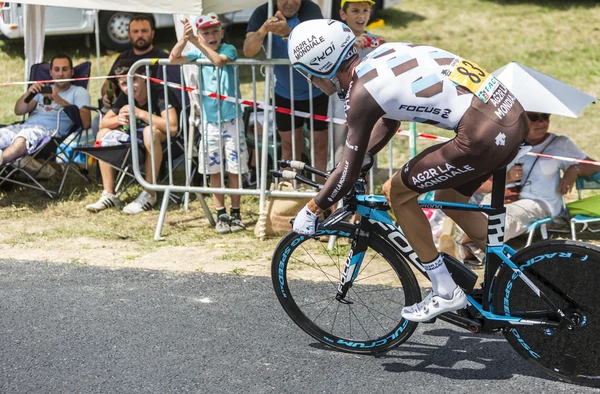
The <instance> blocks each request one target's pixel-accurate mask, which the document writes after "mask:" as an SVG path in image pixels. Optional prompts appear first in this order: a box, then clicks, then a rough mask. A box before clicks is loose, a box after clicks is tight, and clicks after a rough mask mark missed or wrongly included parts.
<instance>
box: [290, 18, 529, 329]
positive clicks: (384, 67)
mask: <svg viewBox="0 0 600 394" xmlns="http://www.w3.org/2000/svg"><path fill="white" fill-rule="evenodd" d="M355 39H356V38H355V37H354V35H353V33H352V31H351V30H350V29H349V28H348V26H346V25H345V24H343V23H342V22H337V21H332V20H325V19H321V20H311V21H307V22H303V23H301V24H300V25H298V26H297V27H296V28H294V30H293V31H292V34H291V35H290V38H289V42H288V57H289V59H290V61H291V63H292V64H293V66H294V68H295V69H296V70H298V71H299V72H300V73H301V74H303V75H304V76H305V77H306V78H308V79H309V81H311V82H312V83H313V84H314V85H315V86H317V87H318V88H319V89H321V90H322V91H324V92H325V93H327V94H328V95H332V94H334V93H337V94H338V95H340V97H342V99H344V100H345V110H346V120H347V123H348V137H347V139H346V145H345V148H344V153H343V156H342V159H341V162H340V163H339V166H338V167H337V168H336V169H335V171H333V173H332V174H331V176H330V177H329V179H328V180H327V182H326V184H325V186H324V188H323V189H322V190H321V191H320V192H319V193H318V194H317V195H316V196H315V198H314V199H312V200H311V201H309V203H308V204H307V205H306V206H305V207H304V208H303V209H302V210H301V211H300V212H299V213H298V215H297V216H296V219H295V221H294V231H296V232H298V233H300V234H306V235H313V234H314V233H315V230H316V227H317V218H318V215H319V214H320V213H321V212H322V211H323V210H325V209H327V208H329V207H330V206H332V205H333V204H334V203H336V202H337V201H338V200H340V199H341V198H342V197H343V196H344V195H345V194H346V193H347V192H348V191H350V189H351V188H352V186H353V185H354V183H355V182H356V180H357V178H358V176H359V173H360V169H361V166H362V162H363V158H364V156H365V154H366V152H367V151H369V152H370V153H376V152H378V151H379V150H380V149H382V148H383V147H384V146H385V145H386V143H387V142H388V141H389V140H390V139H391V138H392V137H393V136H394V134H395V133H396V130H397V129H398V127H399V126H400V121H402V120H404V121H412V122H420V123H426V124H430V125H433V126H436V127H439V128H442V129H449V130H454V131H455V133H456V136H455V138H454V139H452V140H450V141H448V142H446V143H444V144H439V145H435V146H432V147H429V148H427V149H425V150H424V151H423V152H421V153H420V154H419V155H417V156H416V157H414V158H412V159H411V160H410V161H408V163H406V164H405V165H404V167H403V168H402V169H401V170H400V171H398V172H396V173H395V174H394V175H393V176H392V178H390V179H389V180H388V181H387V182H386V183H385V184H384V185H383V193H384V194H385V196H386V198H387V200H388V201H389V203H390V206H391V208H392V210H393V212H394V214H395V216H396V220H397V222H398V224H399V225H400V227H401V228H402V229H403V231H404V233H405V235H406V238H407V239H408V241H409V242H410V244H411V246H412V247H413V249H414V250H415V252H416V253H417V255H418V256H419V259H420V261H421V262H422V264H423V268H424V269H425V270H426V271H427V274H428V276H429V278H430V279H431V282H432V290H433V291H432V292H431V293H430V294H429V295H428V296H427V297H426V298H425V299H424V300H423V301H422V302H420V303H417V304H415V305H412V306H408V307H405V308H403V309H402V312H401V314H402V316H403V317H404V318H405V319H407V320H411V321H417V322H423V321H427V320H431V319H432V318H434V317H435V316H437V315H439V314H441V313H444V312H448V311H453V310H457V309H461V308H464V307H465V306H466V305H467V298H466V296H465V294H464V292H463V291H462V289H460V287H458V286H457V285H456V283H455V282H454V280H453V279H452V276H451V275H450V273H449V272H448V269H447V268H446V264H445V262H444V255H442V254H440V253H439V252H438V251H437V250H436V248H435V244H434V242H433V238H432V236H431V228H430V226H429V222H428V221H427V219H426V217H425V214H424V213H423V211H422V210H421V209H420V207H419V205H418V203H417V197H418V196H419V195H420V194H422V193H425V192H428V191H431V190H437V192H436V198H437V199H439V200H443V201H456V202H467V201H468V199H469V197H470V196H471V195H472V194H473V193H474V192H475V190H477V188H478V187H479V186H480V185H481V184H482V183H483V182H484V181H485V180H486V179H487V178H489V176H490V175H491V173H492V172H493V171H494V170H496V169H498V168H502V167H505V166H506V165H507V164H509V163H510V162H511V161H512V159H513V158H514V157H515V156H516V154H517V152H518V150H519V146H520V144H521V143H522V142H523V141H525V139H526V138H527V133H528V131H529V125H528V122H527V116H526V114H525V112H524V111H523V108H522V107H521V105H520V104H519V102H518V101H517V100H516V98H515V97H514V95H512V94H511V93H510V91H508V89H506V88H505V87H504V86H503V85H502V84H501V83H500V82H499V81H498V80H496V79H495V78H494V77H493V76H491V75H490V74H488V73H487V72H486V71H485V70H484V69H482V68H481V67H479V66H478V65H477V64H476V63H474V62H471V61H468V60H466V59H463V58H461V57H459V56H456V55H454V54H452V53H449V52H447V51H444V50H442V49H438V48H435V47H432V46H427V45H416V44H408V43H386V44H384V45H382V46H380V47H379V48H377V49H376V50H375V51H373V52H371V53H370V54H368V55H367V56H366V57H365V58H364V59H363V60H362V61H361V59H359V57H358V55H357V54H356V50H355V47H354V41H355ZM446 214H447V215H448V216H450V217H451V218H452V219H453V220H454V221H455V222H456V223H457V224H458V225H459V226H460V227H462V228H463V229H464V230H465V232H466V233H467V234H468V235H469V236H470V238H471V239H472V240H473V241H474V242H475V243H476V244H477V245H478V246H480V247H481V248H483V249H484V250H485V247H486V236H487V224H486V223H487V220H486V218H485V217H484V216H483V214H481V213H480V212H464V211H461V212H458V211H448V212H446ZM425 234H428V236H424V235H425Z"/></svg>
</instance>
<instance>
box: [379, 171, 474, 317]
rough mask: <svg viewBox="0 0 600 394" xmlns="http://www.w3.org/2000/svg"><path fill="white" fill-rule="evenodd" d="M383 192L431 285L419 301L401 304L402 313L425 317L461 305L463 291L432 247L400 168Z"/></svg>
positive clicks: (463, 303) (422, 216)
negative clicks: (403, 306) (402, 305)
mask: <svg viewBox="0 0 600 394" xmlns="http://www.w3.org/2000/svg"><path fill="white" fill-rule="evenodd" d="M383 193H384V194H385V196H386V198H387V200H388V201H389V202H390V206H391V207H392V210H393V211H394V214H395V216H396V221H397V222H398V224H399V225H400V227H401V228H402V229H403V230H404V234H405V236H406V238H407V239H408V242H409V243H410V244H411V246H412V247H413V249H414V250H415V252H416V253H417V256H419V259H420V260H421V262H422V263H423V268H424V269H425V270H426V271H427V275H428V276H429V279H430V280H431V285H432V294H431V295H430V296H428V297H426V298H425V301H423V303H418V304H415V305H412V306H409V307H405V308H403V309H402V313H401V314H402V317H404V318H405V319H407V320H411V321H427V320H430V319H432V318H433V317H435V316H437V315H439V314H440V313H444V312H448V311H453V310H457V309H460V308H463V307H465V306H466V305H467V299H466V296H465V294H464V292H463V291H462V290H461V289H460V288H459V287H458V286H457V285H456V283H455V282H454V280H453V279H452V276H451V275H450V273H449V272H448V268H447V267H446V264H445V263H444V259H443V257H442V255H441V254H440V253H439V252H438V251H437V249H436V248H435V244H434V242H433V236H432V234H431V226H430V225H429V222H428V221H427V217H426V216H425V214H424V213H423V210H422V209H421V207H420V206H419V204H418V202H417V197H418V195H419V193H417V192H415V191H413V190H411V189H409V188H408V187H407V186H406V185H405V184H404V181H403V180H402V176H401V172H397V173H396V174H394V176H393V177H392V178H391V179H389V180H388V181H387V182H386V183H385V184H384V186H383Z"/></svg>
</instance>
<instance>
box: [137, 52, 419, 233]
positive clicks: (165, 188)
mask: <svg viewBox="0 0 600 394" xmlns="http://www.w3.org/2000/svg"><path fill="white" fill-rule="evenodd" d="M229 64H230V65H232V66H233V67H234V75H235V78H234V79H235V83H236V86H235V91H236V92H239V91H240V86H239V75H240V73H239V71H240V68H241V67H243V68H249V69H250V74H251V76H252V98H251V100H248V99H246V100H242V98H241V97H239V94H238V93H236V94H235V97H224V96H222V92H221V91H220V90H221V89H220V84H218V88H217V92H216V97H221V100H219V101H218V112H219V113H218V119H219V122H218V123H219V129H220V131H222V129H221V126H222V125H221V121H220V119H221V108H220V107H221V101H222V100H228V101H232V100H235V101H236V102H239V103H242V104H243V105H245V106H252V107H253V110H252V114H251V115H250V116H251V117H252V118H253V121H254V141H255V148H254V152H253V154H254V155H255V163H256V175H257V183H256V186H255V187H254V188H246V189H244V188H243V179H242V174H238V181H239V187H238V188H229V187H228V188H226V187H224V185H225V171H224V160H221V163H220V165H221V185H222V186H221V187H220V188H214V187H210V186H208V180H207V178H208V176H207V175H205V174H204V175H203V176H202V185H201V186H200V185H193V184H192V180H193V178H194V175H195V173H196V172H197V171H198V165H200V166H201V165H203V163H198V161H199V160H198V157H199V155H198V150H197V149H204V150H205V152H206V149H207V146H206V143H205V141H206V140H205V139H203V138H200V136H201V135H204V126H205V125H204V123H203V122H202V119H201V112H202V110H201V108H202V99H203V97H204V95H202V94H198V92H202V91H203V86H202V83H201V78H197V77H196V78H194V77H193V76H192V75H193V74H194V71H197V75H198V74H201V69H202V67H203V66H204V65H211V63H210V62H209V61H208V60H206V59H203V60H197V61H195V62H190V63H187V64H185V65H181V66H174V65H171V64H170V63H169V60H168V59H142V60H139V61H137V62H135V63H134V64H133V66H132V67H131V69H130V70H129V73H128V74H127V80H128V84H129V86H132V84H133V77H134V75H135V74H137V70H138V69H139V68H140V67H145V71H146V75H150V70H149V67H150V66H153V65H154V66H156V65H158V67H162V68H163V70H162V71H163V72H162V75H164V77H165V81H164V82H165V83H164V84H163V89H164V92H165V99H166V105H165V106H166V107H167V108H168V104H169V103H168V98H169V95H168V94H167V90H168V89H177V91H178V94H179V95H180V98H181V99H180V101H181V103H183V107H184V108H182V111H181V116H182V119H181V120H182V121H180V124H181V130H179V131H178V133H179V134H178V135H180V137H178V138H179V141H182V143H183V151H184V153H183V154H184V160H182V161H181V160H180V162H182V163H183V166H184V175H185V177H184V180H183V182H180V183H178V184H176V183H175V182H174V170H175V168H174V163H173V160H174V158H173V153H172V137H171V135H170V128H169V120H168V117H167V119H166V120H167V139H166V146H167V148H166V155H164V157H163V160H166V161H167V169H168V178H167V180H166V182H162V183H160V182H157V174H155V171H154V168H153V169H152V183H148V182H147V181H146V180H145V179H144V177H143V176H142V173H141V171H140V165H139V151H138V150H139V145H138V141H137V135H136V119H135V115H134V113H133V112H132V113H131V117H130V133H131V146H132V152H131V157H132V162H133V163H132V169H133V172H134V175H135V178H136V180H137V182H138V183H139V184H140V185H141V186H142V187H144V188H147V189H150V190H154V191H157V192H162V193H164V194H163V199H162V202H161V206H160V213H159V217H158V222H157V225H156V230H155V234H154V239H156V240H159V239H160V237H161V232H162V226H163V224H164V220H165V216H166V212H167V207H168V203H169V198H170V195H171V193H184V198H183V205H184V210H185V211H187V210H188V203H189V195H190V193H196V195H197V196H198V197H199V200H200V203H201V205H202V207H203V210H204V212H205V213H206V215H207V217H208V219H209V221H210V223H211V224H212V225H214V223H215V222H214V218H213V217H212V214H211V211H210V208H209V207H208V205H207V204H206V202H205V201H204V195H206V194H213V193H220V194H239V195H257V196H259V197H260V203H259V219H258V220H259V221H260V220H266V211H265V206H266V198H267V196H269V195H271V196H278V197H289V198H299V197H312V196H314V195H315V194H316V190H312V191H294V192H283V191H277V187H275V190H273V191H271V190H268V189H267V174H268V169H269V168H268V162H269V151H270V150H271V149H270V148H271V146H273V149H272V151H273V157H272V165H273V167H276V166H277V161H278V159H279V158H278V157H277V155H278V152H277V142H278V135H277V132H276V131H275V130H276V127H275V116H273V117H272V119H270V117H269V113H270V112H273V110H274V108H275V103H274V89H273V85H274V84H273V82H274V77H273V66H274V65H288V66H290V63H289V61H287V60H284V59H270V60H254V59H239V60H237V61H234V62H231V63H229ZM167 66H171V67H179V76H180V80H181V84H180V85H176V86H175V84H174V83H173V82H172V81H168V80H166V79H167V77H168V73H167V68H166V67H167ZM257 69H258V71H259V72H257ZM263 69H264V70H266V73H265V74H264V79H262V78H261V77H262V76H263V74H262V73H260V71H261V70H263ZM216 72H217V79H218V78H219V73H220V72H221V70H220V69H219V68H217V69H216ZM292 73H293V68H292V67H291V66H290V76H291V75H292ZM258 75H260V77H257V76H258ZM156 82H157V81H151V78H146V86H147V88H148V91H150V86H151V83H156ZM261 83H264V88H263V90H262V92H260V93H262V95H263V97H264V99H263V100H262V103H259V102H260V101H261V100H259V91H258V90H259V89H258V87H257V84H261ZM309 89H311V90H310V93H312V85H311V86H310V88H309ZM191 91H193V92H192V93H190V98H189V102H190V104H191V105H190V110H189V113H188V109H187V108H185V107H186V105H185V103H186V102H188V100H187V98H186V96H187V95H188V92H191ZM205 93H206V92H205ZM290 96H291V100H290V101H291V103H292V104H291V108H290V109H291V111H292V113H294V111H295V108H294V95H293V79H292V85H291V93H290ZM311 96H312V94H311ZM334 99H335V100H337V99H338V98H337V96H335V97H330V102H329V104H330V106H329V107H330V111H329V114H331V113H332V105H331V104H332V101H331V100H334ZM151 100H152V98H151V95H150V94H149V95H148V108H152V101H151ZM134 103H135V102H134V96H133V89H130V90H129V105H130V107H132V106H134V105H135V104H134ZM253 103H259V104H256V105H254V104H253ZM312 104H313V103H312V98H311V99H310V113H309V114H305V115H307V116H309V119H310V120H309V122H308V124H309V128H308V132H309V136H310V141H311V145H310V148H311V149H310V153H311V154H310V163H311V165H314V161H315V157H314V145H313V141H314V138H313V136H314V132H315V131H314V121H313V119H314V118H313V111H312V108H313V105H312ZM257 107H262V108H263V110H264V121H263V132H262V136H261V137H260V138H261V141H262V144H261V146H262V148H261V157H258V146H259V143H258V141H259V135H258V131H257V129H258V127H257V124H258V111H257ZM167 113H168V112H167ZM241 115H242V113H241V112H240V111H239V106H236V120H235V124H236V129H237V130H238V132H240V133H243V135H245V132H246V130H245V127H246V125H245V124H243V122H242V119H241ZM297 116H302V114H300V115H297ZM304 117H306V116H304ZM330 117H331V115H330ZM188 118H189V119H188ZM150 120H151V118H150ZM188 120H189V121H188ZM269 120H270V121H271V130H273V136H272V138H269V127H268V126H267V122H269ZM291 121H292V131H291V132H292V144H294V141H295V138H294V133H295V122H294V117H293V116H292V118H291ZM149 126H150V129H151V130H152V121H150V124H149ZM190 126H191V127H190ZM195 129H198V130H199V133H196V132H195ZM328 133H329V135H328V140H329V155H328V156H329V161H328V166H327V168H328V169H331V168H333V165H334V163H333V157H334V146H333V144H332V143H331V142H332V141H333V123H332V122H329V128H328ZM199 139H200V141H201V143H200V144H198V140H199ZM414 143H415V141H414V138H411V142H410V146H411V147H414ZM237 144H238V145H237V147H238V152H239V141H238V142H237ZM152 147H153V146H152ZM219 147H220V148H221V151H222V142H221V141H220V143H219ZM292 152H293V154H294V156H295V149H294V145H293V146H292ZM382 152H383V151H382ZM147 153H149V154H150V155H151V157H152V160H153V161H154V158H155V152H154V149H151V151H150V152H147ZM411 153H412V150H411ZM380 155H381V153H380ZM206 157H207V155H206V154H205V155H204V158H205V159H206ZM300 159H301V158H297V157H293V160H300ZM388 163H390V165H389V169H388V170H389V171H388V173H389V176H391V175H392V172H393V169H392V167H393V164H392V163H393V154H392V143H391V141H390V144H389V149H388ZM204 164H205V163H204ZM263 169H266V170H267V171H263ZM371 177H373V173H372V174H371ZM372 179H373V178H372ZM274 182H276V185H277V182H279V180H274ZM373 183H374V182H370V188H371V189H370V192H371V193H373ZM295 190H296V189H295Z"/></svg>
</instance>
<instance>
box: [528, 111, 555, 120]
mask: <svg viewBox="0 0 600 394" xmlns="http://www.w3.org/2000/svg"><path fill="white" fill-rule="evenodd" d="M527 117H528V118H529V120H530V121H532V122H537V121H538V120H543V121H545V122H547V121H549V120H550V114H536V113H533V112H527Z"/></svg>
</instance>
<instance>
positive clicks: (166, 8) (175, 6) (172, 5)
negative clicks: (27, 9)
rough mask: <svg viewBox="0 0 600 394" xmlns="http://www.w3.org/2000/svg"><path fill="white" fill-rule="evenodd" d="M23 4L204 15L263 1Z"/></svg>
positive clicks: (52, 0) (46, 0) (37, 0)
mask: <svg viewBox="0 0 600 394" xmlns="http://www.w3.org/2000/svg"><path fill="white" fill-rule="evenodd" d="M19 2H20V3H23V4H39V5H52V6H58V7H73V6H76V7H77V8H87V9H90V10H114V11H129V12H138V13H157V14H197V15H201V14H206V13H208V12H216V13H217V14H221V13H224V12H230V11H237V10H242V9H244V8H248V7H255V6H257V5H260V4H263V3H264V2H265V0H227V1H223V0H128V1H123V0H78V1H77V2H73V1H72V0H19Z"/></svg>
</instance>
